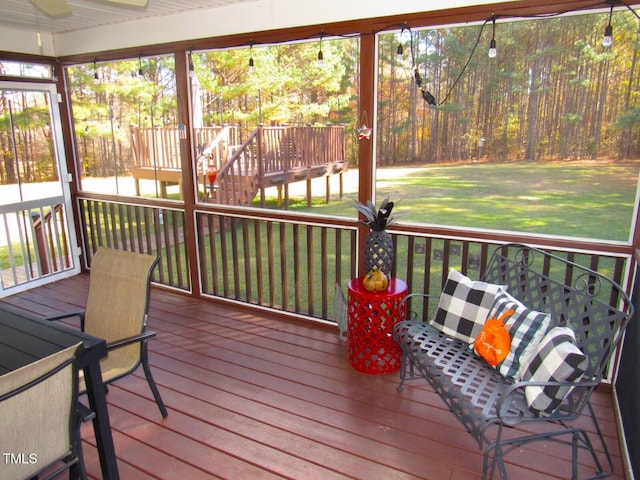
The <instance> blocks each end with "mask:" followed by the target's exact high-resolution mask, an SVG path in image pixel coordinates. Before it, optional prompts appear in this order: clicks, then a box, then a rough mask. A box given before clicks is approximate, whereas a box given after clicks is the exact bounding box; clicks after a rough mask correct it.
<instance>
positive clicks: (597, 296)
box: [483, 244, 633, 380]
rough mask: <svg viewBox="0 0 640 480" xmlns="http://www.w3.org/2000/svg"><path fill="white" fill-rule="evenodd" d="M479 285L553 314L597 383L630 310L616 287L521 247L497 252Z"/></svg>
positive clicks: (577, 267)
mask: <svg viewBox="0 0 640 480" xmlns="http://www.w3.org/2000/svg"><path fill="white" fill-rule="evenodd" d="M483 280H484V281H486V282H491V283H497V284H500V285H506V286H507V290H508V291H509V293H511V294H512V295H513V296H514V297H516V298H518V299H519V300H520V301H521V302H522V303H524V304H525V305H526V306H527V307H529V308H532V309H535V310H539V311H542V312H546V313H549V314H551V326H568V327H570V328H571V329H573V331H574V332H575V334H576V340H577V342H578V346H579V347H580V349H581V350H582V351H583V352H584V353H585V354H586V355H588V357H589V360H590V362H589V370H588V372H587V375H586V376H587V378H591V379H598V380H599V379H601V378H603V377H604V376H606V369H607V366H608V364H609V360H610V359H611V356H612V355H613V353H614V352H615V348H616V346H617V345H618V343H619V342H620V340H621V338H622V334H623V332H624V329H625V328H626V326H627V323H628V322H629V320H630V318H631V316H632V315H633V306H632V305H631V301H630V299H629V297H628V296H627V294H626V293H625V292H624V290H623V289H622V288H621V287H620V285H618V284H617V283H615V282H613V281H612V280H610V279H608V278H607V277H605V276H604V275H601V274H599V273H597V272H595V271H593V270H590V269H588V268H585V267H583V266H581V265H578V264H576V263H573V262H571V261H569V260H567V259H564V258H562V257H559V256H557V255H555V254H551V253H549V252H546V251H544V250H540V249H537V248H533V247H530V246H526V245H520V244H508V245H504V246H502V247H499V248H497V249H496V251H495V252H494V254H493V257H492V258H491V261H490V263H489V265H488V266H487V269H486V270H485V274H484V276H483Z"/></svg>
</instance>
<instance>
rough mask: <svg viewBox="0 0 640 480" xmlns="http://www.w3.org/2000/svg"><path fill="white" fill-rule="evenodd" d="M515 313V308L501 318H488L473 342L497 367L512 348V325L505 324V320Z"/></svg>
mask: <svg viewBox="0 0 640 480" xmlns="http://www.w3.org/2000/svg"><path fill="white" fill-rule="evenodd" d="M514 313H515V310H508V311H506V312H504V313H503V314H502V315H501V316H500V318H491V319H489V320H487V321H486V322H485V324H484V327H483V328H482V331H481V332H480V335H478V338H476V340H475V342H474V343H473V349H474V350H475V352H476V353H477V354H478V355H480V356H481V357H482V358H484V359H485V361H486V362H487V363H488V364H489V365H491V366H492V367H495V366H496V365H498V364H499V363H500V362H502V361H503V360H504V359H505V358H506V357H507V354H508V353H509V349H510V348H511V336H510V335H509V328H510V327H511V325H505V324H504V321H505V320H506V318H507V317H510V316H511V315H513V314H514Z"/></svg>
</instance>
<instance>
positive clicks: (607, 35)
mask: <svg viewBox="0 0 640 480" xmlns="http://www.w3.org/2000/svg"><path fill="white" fill-rule="evenodd" d="M615 3H616V2H615V0H612V1H611V10H609V23H608V24H607V26H606V27H605V29H604V37H603V38H602V46H603V47H610V46H611V45H613V27H612V26H611V17H612V16H613V6H614V5H615Z"/></svg>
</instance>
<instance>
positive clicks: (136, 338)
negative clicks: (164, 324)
mask: <svg viewBox="0 0 640 480" xmlns="http://www.w3.org/2000/svg"><path fill="white" fill-rule="evenodd" d="M155 336H156V332H152V331H150V330H147V331H144V332H142V333H141V334H139V335H133V336H131V337H127V338H122V339H120V340H114V341H113V342H109V343H107V350H113V349H114V348H120V347H126V346H127V345H131V344H132V343H138V342H143V341H145V340H148V339H149V338H151V337H155Z"/></svg>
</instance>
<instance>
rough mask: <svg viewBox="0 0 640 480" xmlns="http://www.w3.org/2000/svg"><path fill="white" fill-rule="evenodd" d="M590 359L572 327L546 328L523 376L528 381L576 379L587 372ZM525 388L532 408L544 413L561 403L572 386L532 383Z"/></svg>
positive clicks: (523, 368) (537, 412)
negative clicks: (577, 342)
mask: <svg viewBox="0 0 640 480" xmlns="http://www.w3.org/2000/svg"><path fill="white" fill-rule="evenodd" d="M524 361H526V360H524ZM524 361H523V362H524ZM587 362H588V358H587V356H586V355H585V354H584V353H582V352H581V351H580V349H579V348H578V346H577V345H576V344H575V334H574V333H573V330H571V329H570V328H568V327H555V328H552V329H551V330H549V331H548V332H547V334H546V335H545V336H544V338H543V339H542V341H541V342H540V344H539V345H538V349H537V351H536V352H535V354H534V355H533V356H532V357H531V359H530V360H529V361H528V362H527V363H526V364H524V363H523V365H522V366H521V378H522V380H523V381H527V382H549V381H556V382H576V381H579V380H580V379H581V378H582V375H584V373H585V371H586V369H587V365H588V363H587ZM524 390H525V397H526V399H527V405H528V406H529V408H530V409H531V411H532V412H534V413H535V414H537V415H540V416H542V417H544V416H548V415H551V414H552V413H553V412H554V411H555V410H556V409H557V408H558V407H559V406H560V405H561V404H562V401H563V400H564V399H565V397H566V396H567V395H569V393H570V392H571V387H559V386H544V387H540V386H533V385H531V386H527V387H525V389H524Z"/></svg>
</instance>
